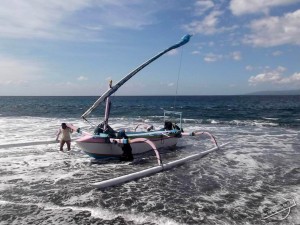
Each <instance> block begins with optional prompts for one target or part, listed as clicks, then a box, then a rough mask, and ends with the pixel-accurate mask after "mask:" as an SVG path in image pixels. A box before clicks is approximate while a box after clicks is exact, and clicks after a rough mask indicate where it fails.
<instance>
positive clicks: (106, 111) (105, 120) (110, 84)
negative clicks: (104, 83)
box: [103, 80, 112, 130]
mask: <svg viewBox="0 0 300 225" xmlns="http://www.w3.org/2000/svg"><path fill="white" fill-rule="evenodd" d="M111 87H112V80H110V81H109V85H108V90H110V89H111ZM110 106H111V101H110V97H109V96H108V97H107V98H106V106H105V114H104V127H103V128H104V130H106V129H107V125H108V118H109V113H110Z"/></svg>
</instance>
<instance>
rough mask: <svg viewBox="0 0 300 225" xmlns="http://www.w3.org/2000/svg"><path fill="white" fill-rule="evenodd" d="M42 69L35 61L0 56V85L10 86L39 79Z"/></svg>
mask: <svg viewBox="0 0 300 225" xmlns="http://www.w3.org/2000/svg"><path fill="white" fill-rule="evenodd" d="M42 71H43V68H42V66H41V65H39V64H37V63H36V62H31V61H28V60H21V59H15V58H10V57H5V56H0V85H11V87H12V86H16V85H20V84H24V83H29V82H31V81H35V80H39V79H40V78H41V73H42Z"/></svg>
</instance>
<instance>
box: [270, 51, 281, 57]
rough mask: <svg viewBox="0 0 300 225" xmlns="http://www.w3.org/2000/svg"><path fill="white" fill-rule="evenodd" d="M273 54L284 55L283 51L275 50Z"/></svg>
mask: <svg viewBox="0 0 300 225" xmlns="http://www.w3.org/2000/svg"><path fill="white" fill-rule="evenodd" d="M272 55H273V56H280V55H282V51H275V52H272Z"/></svg>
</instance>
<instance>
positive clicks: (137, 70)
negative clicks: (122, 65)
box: [81, 34, 192, 119]
mask: <svg viewBox="0 0 300 225" xmlns="http://www.w3.org/2000/svg"><path fill="white" fill-rule="evenodd" d="M191 36H192V35H189V34H187V35H185V36H184V37H183V38H182V39H181V41H180V42H178V43H177V44H175V45H172V46H171V47H169V48H167V49H165V50H164V51H162V52H160V53H158V54H157V55H155V56H154V57H152V58H151V59H149V60H148V61H146V62H144V63H143V64H142V65H140V66H139V67H137V68H136V69H135V70H133V71H132V72H130V73H129V74H128V75H126V76H125V77H124V78H122V79H121V80H120V81H119V82H118V83H116V85H114V86H112V87H111V88H110V89H108V90H107V91H106V92H105V93H104V94H103V95H102V96H101V97H100V98H99V99H98V100H97V101H96V102H95V103H94V104H93V105H92V106H91V107H90V108H89V109H88V110H87V111H86V112H85V113H84V114H83V115H82V116H81V117H82V118H83V119H85V118H86V117H87V116H88V115H89V114H90V113H91V112H92V111H93V110H94V109H95V108H97V107H98V105H99V104H100V103H101V102H103V101H104V100H105V99H106V98H107V97H109V96H110V95H112V94H113V93H115V92H116V91H117V90H118V89H119V88H120V87H121V86H122V85H123V84H124V83H125V82H126V81H128V80H129V79H130V78H131V77H133V76H134V75H135V74H137V73H138V72H139V71H141V70H142V69H143V68H145V67H146V66H147V65H149V64H150V63H152V62H153V61H155V60H156V59H158V58H159V57H161V56H162V55H164V54H166V53H167V52H169V51H171V50H173V49H176V48H179V47H180V46H183V45H185V44H186V43H188V42H189V40H190V38H191Z"/></svg>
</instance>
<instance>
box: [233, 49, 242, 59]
mask: <svg viewBox="0 0 300 225" xmlns="http://www.w3.org/2000/svg"><path fill="white" fill-rule="evenodd" d="M230 56H231V58H232V59H233V60H236V61H239V60H241V59H242V54H241V52H238V51H236V52H232V53H231V54H230Z"/></svg>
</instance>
